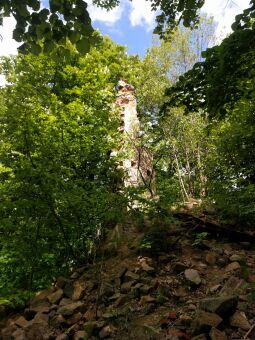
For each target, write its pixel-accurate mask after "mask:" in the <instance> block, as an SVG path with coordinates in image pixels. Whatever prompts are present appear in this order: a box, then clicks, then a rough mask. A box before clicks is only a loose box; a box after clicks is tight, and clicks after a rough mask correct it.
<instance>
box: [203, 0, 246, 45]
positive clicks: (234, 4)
mask: <svg viewBox="0 0 255 340" xmlns="http://www.w3.org/2000/svg"><path fill="white" fill-rule="evenodd" d="M249 3H250V0H224V1H222V0H213V1H212V0H205V5H204V6H203V7H202V11H203V12H206V13H208V14H210V15H212V16H213V17H214V19H215V21H216V22H217V23H218V26H217V30H216V35H217V36H218V37H220V38H224V37H225V36H226V35H227V34H228V33H230V32H231V25H232V23H233V22H234V21H235V16H236V15H237V14H239V13H242V11H243V10H244V9H245V8H248V7H249Z"/></svg>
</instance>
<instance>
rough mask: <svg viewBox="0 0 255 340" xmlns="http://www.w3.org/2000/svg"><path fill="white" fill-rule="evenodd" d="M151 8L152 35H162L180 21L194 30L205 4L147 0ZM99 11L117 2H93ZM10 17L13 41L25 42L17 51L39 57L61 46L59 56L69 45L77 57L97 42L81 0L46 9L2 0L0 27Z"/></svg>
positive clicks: (27, 0)
mask: <svg viewBox="0 0 255 340" xmlns="http://www.w3.org/2000/svg"><path fill="white" fill-rule="evenodd" d="M150 2H151V8H152V10H154V11H159V13H160V14H159V15H158V16H157V27H156V28H155V33H157V34H159V35H161V36H162V35H163V34H164V33H165V32H166V31H169V30H171V29H173V28H174V27H176V25H177V24H178V23H179V22H180V21H183V24H184V26H190V27H192V26H194V25H195V24H196V23H197V22H198V10H199V9H200V8H201V7H202V6H203V4H204V0H189V1H184V0H179V1H176V0H150ZM93 3H94V4H95V5H97V6H99V7H103V8H106V9H108V10H109V9H112V8H114V7H116V6H118V5H119V3H120V1H119V0H94V1H93ZM10 15H13V16H14V18H15V19H16V28H15V29H14V31H13V38H14V39H15V40H16V41H18V42H22V41H23V42H24V44H23V45H21V47H20V50H23V51H24V50H26V51H30V52H33V53H35V54H39V53H40V52H41V51H43V52H44V53H50V52H52V51H54V50H55V49H56V46H57V45H58V46H59V45H60V46H62V49H61V51H60V53H68V52H67V51H68V50H69V49H68V47H66V42H67V40H68V41H71V43H72V44H74V45H76V48H77V50H78V51H79V52H80V53H86V52H87V51H88V50H89V47H90V44H91V43H92V44H94V43H95V42H96V41H97V40H98V37H97V39H95V36H93V28H92V25H91V20H90V16H89V13H88V11H87V3H86V2H85V1H83V0H49V8H42V7H41V4H40V0H23V1H16V0H1V1H0V25H1V24H2V19H3V17H6V16H10Z"/></svg>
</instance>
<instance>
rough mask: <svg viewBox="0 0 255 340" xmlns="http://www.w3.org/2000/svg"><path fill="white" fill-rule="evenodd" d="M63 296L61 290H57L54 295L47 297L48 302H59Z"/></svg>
mask: <svg viewBox="0 0 255 340" xmlns="http://www.w3.org/2000/svg"><path fill="white" fill-rule="evenodd" d="M63 294H64V292H63V290H62V289H61V288H59V289H58V290H56V291H55V292H54V293H51V294H50V295H48V300H49V302H50V303H58V302H59V301H60V300H61V298H62V296H63Z"/></svg>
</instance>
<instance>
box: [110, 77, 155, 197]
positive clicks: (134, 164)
mask: <svg viewBox="0 0 255 340" xmlns="http://www.w3.org/2000/svg"><path fill="white" fill-rule="evenodd" d="M117 89H118V94H117V99H116V106H117V107H119V108H120V118H121V126H120V128H119V130H120V131H121V132H122V133H123V146H122V151H124V154H125V157H124V159H123V160H122V161H121V162H120V166H121V167H122V168H123V169H124V171H125V173H126V177H125V180H124V184H125V186H138V185H139V184H143V185H145V186H146V187H147V188H148V191H149V192H150V194H151V196H153V194H154V192H155V189H154V188H153V187H154V177H155V175H154V171H153V166H152V155H151V153H150V152H149V151H148V150H147V149H146V148H144V147H142V146H141V140H140V122H139V119H138V116H137V103H136V97H135V89H134V87H133V86H132V85H130V84H127V83H126V82H125V81H123V80H120V81H119V82H118V87H117Z"/></svg>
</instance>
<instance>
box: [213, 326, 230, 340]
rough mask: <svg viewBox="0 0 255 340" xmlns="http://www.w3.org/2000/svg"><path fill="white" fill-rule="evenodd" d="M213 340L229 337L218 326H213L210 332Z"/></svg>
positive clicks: (226, 339)
mask: <svg viewBox="0 0 255 340" xmlns="http://www.w3.org/2000/svg"><path fill="white" fill-rule="evenodd" d="M209 335H210V337H211V340H228V337H227V336H226V334H225V333H224V332H221V331H220V330H218V329H217V328H212V329H211V331H210V333H209Z"/></svg>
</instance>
